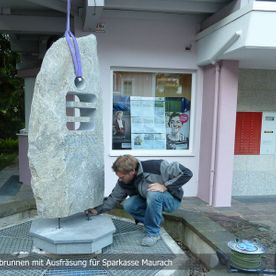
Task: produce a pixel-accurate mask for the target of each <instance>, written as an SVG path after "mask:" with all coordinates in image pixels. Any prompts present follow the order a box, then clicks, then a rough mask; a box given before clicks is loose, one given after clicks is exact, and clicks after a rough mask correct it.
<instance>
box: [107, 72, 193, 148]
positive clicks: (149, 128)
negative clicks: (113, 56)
mask: <svg viewBox="0 0 276 276" xmlns="http://www.w3.org/2000/svg"><path fill="white" fill-rule="evenodd" d="M191 91H192V74H191V73H185V74H184V73H183V74H181V73H158V72H123V71H115V72H113V125H112V133H113V136H112V149H114V150H120V149H132V150H137V149H139V150H179V149H180V150H188V149H189V138H190V108H191Z"/></svg>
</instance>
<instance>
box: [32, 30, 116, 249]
mask: <svg viewBox="0 0 276 276" xmlns="http://www.w3.org/2000/svg"><path fill="white" fill-rule="evenodd" d="M77 42H78V45H79V50H80V56H81V61H82V71H83V77H84V84H83V85H81V86H78V85H77V86H76V84H75V82H74V79H75V75H74V66H73V63H72V57H71V54H70V51H69V48H68V45H67V43H66V40H65V38H60V39H59V40H58V41H56V42H55V43H54V44H53V45H52V46H51V47H50V48H49V49H48V51H47V53H46V55H45V57H44V60H43V63H42V66H41V70H40V72H39V74H38V76H37V78H36V82H35V88H34V96H33V101H32V108H31V115H30V123H29V150H28V157H29V164H30V169H31V174H32V180H31V185H32V189H33V192H34V196H35V200H36V205H37V211H38V215H39V217H40V218H38V219H37V220H34V221H33V223H32V226H31V230H30V232H31V235H32V236H33V241H34V246H35V247H38V248H39V249H42V250H44V251H47V252H50V253H57V254H72V253H81V254H84V253H93V252H97V251H99V250H101V249H102V248H103V247H105V246H107V245H109V244H111V243H112V239H113V233H114V232H115V227H114V225H113V223H112V220H111V219H110V218H109V217H106V216H102V215H101V216H96V217H93V218H92V219H87V218H86V217H85V215H84V210H86V209H88V208H93V207H96V206H98V205H100V204H101V203H102V202H103V196H104V157H103V152H104V145H103V120H102V113H103V110H102V94H101V89H100V84H99V68H98V59H97V43H96V38H95V36H94V35H89V36H86V37H81V38H78V39H77Z"/></svg>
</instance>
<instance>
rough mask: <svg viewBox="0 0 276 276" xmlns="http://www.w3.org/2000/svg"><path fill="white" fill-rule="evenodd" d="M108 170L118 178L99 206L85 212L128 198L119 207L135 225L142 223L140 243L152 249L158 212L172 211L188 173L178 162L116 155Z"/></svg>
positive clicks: (96, 211)
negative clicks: (142, 230) (143, 159)
mask: <svg viewBox="0 0 276 276" xmlns="http://www.w3.org/2000/svg"><path fill="white" fill-rule="evenodd" d="M112 169H113V170H114V172H115V174H116V175H117V176H118V181H117V183H116V186H115V187H114V189H113V191H112V192H111V194H110V195H109V196H108V197H107V198H106V199H105V200H104V202H103V204H102V205H100V206H98V207H96V208H93V209H88V210H87V211H86V212H88V213H89V214H90V215H98V214H101V213H103V212H106V211H109V210H111V209H113V208H114V207H115V205H116V203H120V202H122V201H123V200H124V199H126V198H127V197H128V196H129V197H128V198H127V199H126V200H125V201H124V202H123V207H124V209H125V210H126V211H127V212H128V213H129V214H130V215H131V216H133V218H134V220H135V222H136V223H138V222H141V223H143V224H144V227H145V234H146V235H145V237H144V238H143V240H142V242H141V244H142V245H143V246H153V245H154V244H155V243H156V242H157V241H158V240H159V239H160V224H161V223H162V220H163V215H162V212H163V211H165V212H173V211H175V210H176V209H177V208H178V207H179V206H180V204H181V199H182V196H183V190H182V186H183V185H184V184H185V183H187V182H188V181H189V180H190V179H191V177H192V175H193V174H192V172H191V171H190V170H189V169H187V168H185V167H184V166H182V165H181V164H179V163H178V162H172V163H169V162H167V161H165V160H147V161H139V160H138V159H136V158H135V157H134V156H132V155H122V156H119V157H118V158H117V159H116V161H115V162H114V163H113V165H112Z"/></svg>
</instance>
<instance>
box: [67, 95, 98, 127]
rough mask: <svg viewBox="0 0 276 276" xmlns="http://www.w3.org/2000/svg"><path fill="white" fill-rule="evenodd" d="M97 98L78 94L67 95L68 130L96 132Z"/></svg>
mask: <svg viewBox="0 0 276 276" xmlns="http://www.w3.org/2000/svg"><path fill="white" fill-rule="evenodd" d="M95 111H96V96H95V95H94V94H84V93H78V92H68V93H67V95H66V115H67V124H66V126H67V128H68V129H69V130H94V128H95V121H94V117H95Z"/></svg>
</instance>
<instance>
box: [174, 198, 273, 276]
mask: <svg viewBox="0 0 276 276" xmlns="http://www.w3.org/2000/svg"><path fill="white" fill-rule="evenodd" d="M275 210H276V195H273V196H248V197H244V196H243V197H241V196H240V197H233V198H232V206H231V207H226V208H214V207H211V206H208V204H207V203H205V202H203V201H202V200H200V199H198V198H195V197H191V198H184V200H183V204H182V207H181V208H180V209H179V210H178V211H177V212H176V213H175V214H174V216H176V217H178V218H182V219H183V221H184V224H185V225H186V228H187V229H186V231H187V230H188V229H191V230H192V231H193V233H194V234H196V235H197V236H198V237H199V239H202V241H204V242H205V243H206V244H207V245H209V246H210V247H211V248H212V249H213V250H214V251H215V252H216V253H217V255H218V257H219V259H220V261H221V262H224V263H225V265H229V259H227V258H229V255H230V250H229V248H228V246H227V243H228V241H230V240H234V239H235V238H239V239H246V240H252V239H257V240H258V241H259V242H260V243H261V244H262V245H264V246H265V247H266V249H267V251H266V255H265V256H266V257H265V263H266V268H269V269H274V270H275V265H276V262H275V260H276V259H275V253H276V213H275ZM185 242H186V244H187V245H188V246H189V248H190V249H191V250H192V252H200V251H202V250H204V249H203V245H202V244H201V243H200V242H197V243H196V242H193V241H187V239H186V240H185ZM193 243H194V244H193ZM201 254H202V253H201ZM203 254H204V253H203ZM199 255H200V253H199ZM199 257H200V256H199ZM203 257H204V256H203ZM224 271H225V272H227V271H228V270H225V269H224ZM222 272H223V270H222V271H220V272H219V273H218V274H217V273H216V269H215V270H214V271H211V272H209V273H208V275H209V274H210V275H211V274H214V275H222V274H221V273H222ZM271 273H272V271H271ZM238 274H240V273H238ZM243 274H244V273H242V275H243ZM273 274H275V271H274V273H273ZM235 275H237V273H235ZM247 275H248V274H247ZM263 275H265V274H263Z"/></svg>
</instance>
